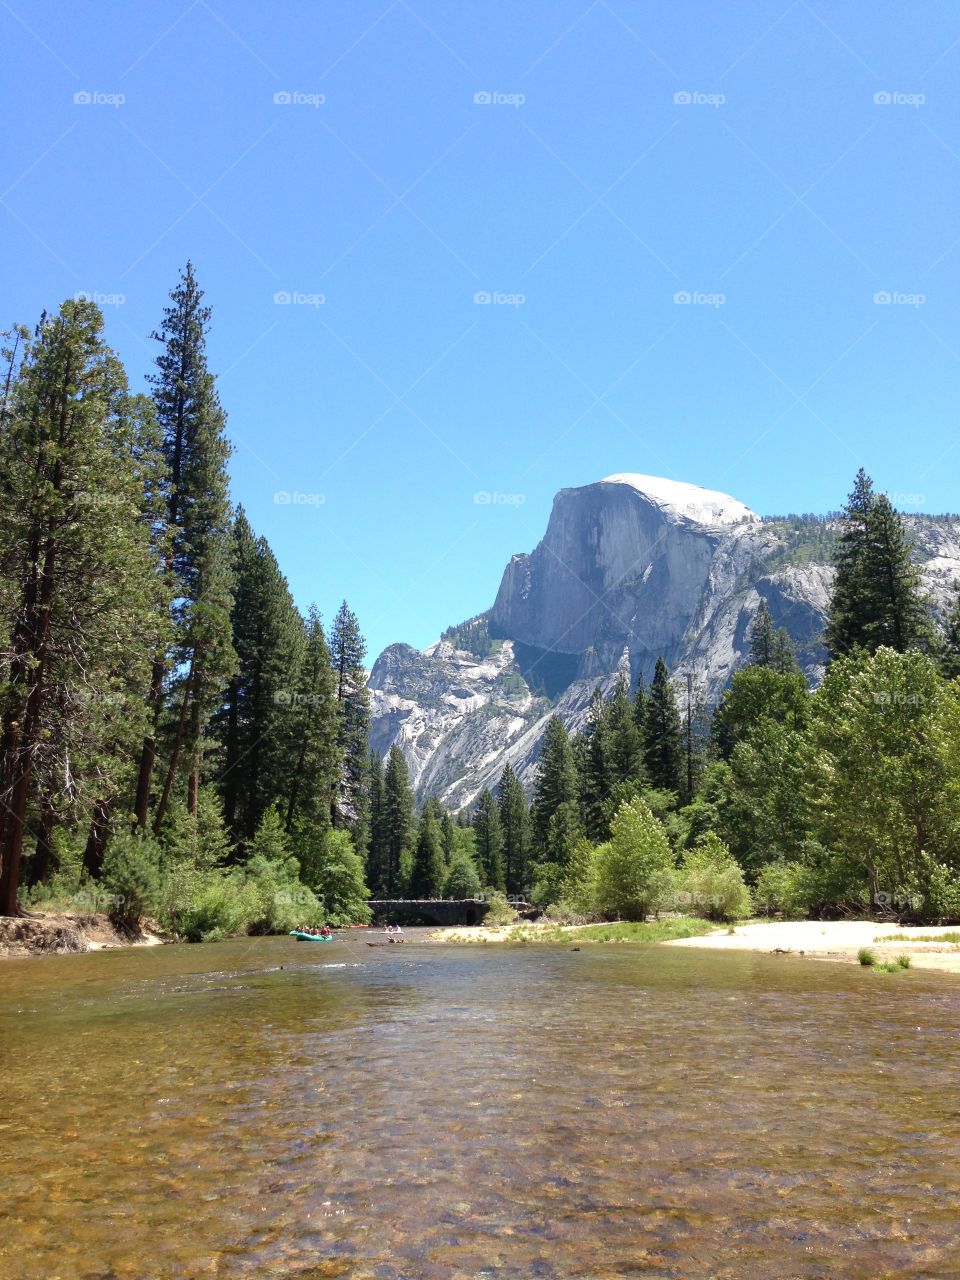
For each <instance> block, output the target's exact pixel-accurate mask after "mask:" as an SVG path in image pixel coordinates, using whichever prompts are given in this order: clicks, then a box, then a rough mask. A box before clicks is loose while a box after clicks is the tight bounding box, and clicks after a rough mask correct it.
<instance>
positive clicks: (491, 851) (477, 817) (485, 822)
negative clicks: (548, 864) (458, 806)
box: [473, 789, 506, 889]
mask: <svg viewBox="0 0 960 1280" xmlns="http://www.w3.org/2000/svg"><path fill="white" fill-rule="evenodd" d="M473 836H474V849H475V851H476V856H477V859H478V860H479V862H480V866H481V867H482V868H483V874H484V883H485V884H486V885H488V886H489V887H490V888H492V889H503V888H504V887H505V884H506V881H505V879H504V872H503V831H502V829H501V826H500V812H499V810H498V808H497V802H496V800H494V798H493V796H492V794H491V793H490V792H489V791H487V790H486V789H484V790H483V791H481V792H480V795H479V796H478V798H477V808H476V812H475V813H474V816H473Z"/></svg>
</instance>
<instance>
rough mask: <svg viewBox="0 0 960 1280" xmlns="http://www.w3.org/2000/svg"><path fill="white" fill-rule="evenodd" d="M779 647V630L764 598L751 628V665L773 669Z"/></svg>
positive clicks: (754, 616)
mask: <svg viewBox="0 0 960 1280" xmlns="http://www.w3.org/2000/svg"><path fill="white" fill-rule="evenodd" d="M776 646H777V629H776V627H775V626H774V625H773V618H771V616H770V610H769V609H768V608H767V602H766V600H764V599H763V598H762V597H761V599H760V603H759V605H758V606H757V612H756V613H755V614H754V615H753V624H752V626H751V627H750V665H751V666H754V667H772V666H773V665H774V661H775V656H776Z"/></svg>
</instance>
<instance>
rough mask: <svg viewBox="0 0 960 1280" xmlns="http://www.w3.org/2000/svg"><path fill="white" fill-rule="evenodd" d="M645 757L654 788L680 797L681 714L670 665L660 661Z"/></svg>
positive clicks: (649, 711)
mask: <svg viewBox="0 0 960 1280" xmlns="http://www.w3.org/2000/svg"><path fill="white" fill-rule="evenodd" d="M646 721H647V724H646V741H645V744H644V748H645V751H644V754H645V760H646V766H647V774H648V775H649V778H650V783H651V785H652V786H654V787H658V788H661V789H662V790H664V791H674V792H676V793H677V794H681V793H682V792H683V789H684V766H683V747H682V740H681V728H680V712H679V710H678V709H677V699H676V695H675V693H674V689H673V685H672V684H671V682H670V676H669V673H668V671H667V664H666V663H665V662H664V660H663V658H658V659H657V665H656V668H655V669H654V673H653V682H652V684H651V685H650V695H649V699H648V703H647V716H646Z"/></svg>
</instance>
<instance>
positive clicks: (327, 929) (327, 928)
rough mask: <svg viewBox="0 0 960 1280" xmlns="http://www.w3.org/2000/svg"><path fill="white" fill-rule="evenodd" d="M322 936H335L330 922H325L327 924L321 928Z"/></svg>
mask: <svg viewBox="0 0 960 1280" xmlns="http://www.w3.org/2000/svg"><path fill="white" fill-rule="evenodd" d="M320 937H321V938H332V937H333V930H332V929H331V928H330V926H329V925H328V924H325V925H324V926H323V928H322V929H321V930H320Z"/></svg>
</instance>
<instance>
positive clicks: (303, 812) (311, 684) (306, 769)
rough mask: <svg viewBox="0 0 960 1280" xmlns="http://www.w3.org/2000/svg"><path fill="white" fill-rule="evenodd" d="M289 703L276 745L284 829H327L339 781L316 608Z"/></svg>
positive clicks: (328, 667) (327, 668) (329, 676)
mask: <svg viewBox="0 0 960 1280" xmlns="http://www.w3.org/2000/svg"><path fill="white" fill-rule="evenodd" d="M294 676H295V678H294V683H293V700H292V703H283V706H284V710H285V711H286V727H285V732H283V733H281V735H280V740H281V742H282V743H283V744H284V748H283V753H284V756H285V759H286V763H287V774H286V782H285V788H286V790H285V810H286V829H287V831H288V832H292V831H293V830H294V828H295V827H297V826H299V827H309V828H310V829H311V830H313V831H322V830H324V829H325V828H326V827H328V826H329V823H330V797H331V796H332V794H333V789H334V787H335V785H336V784H337V781H338V778H339V764H340V755H339V750H340V749H339V745H338V741H337V735H338V727H339V720H338V712H337V703H336V699H335V697H334V677H333V667H332V664H331V660H330V650H329V648H328V647H327V639H326V636H325V635H324V631H323V622H322V621H321V618H320V614H319V612H318V611H317V608H316V606H315V605H311V606H310V608H309V609H308V610H307V621H306V634H305V639H304V643H303V646H302V651H301V655H300V659H299V665H298V667H297V669H296V671H295V673H294Z"/></svg>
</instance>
